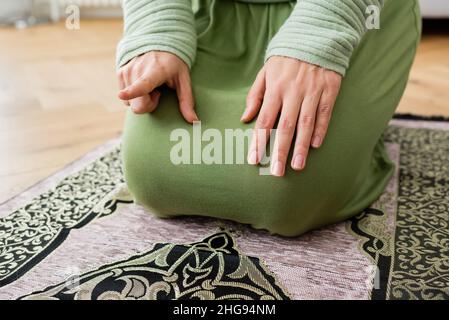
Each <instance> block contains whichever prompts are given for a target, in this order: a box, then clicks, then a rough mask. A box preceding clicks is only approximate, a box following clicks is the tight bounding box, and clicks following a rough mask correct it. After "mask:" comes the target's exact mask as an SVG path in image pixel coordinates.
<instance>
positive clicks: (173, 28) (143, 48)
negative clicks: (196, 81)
mask: <svg viewBox="0 0 449 320" xmlns="http://www.w3.org/2000/svg"><path fill="white" fill-rule="evenodd" d="M223 1H224V0H223ZM240 1H242V0H240ZM283 1H286V0H265V1H264V0H245V1H244V2H253V3H256V2H257V3H273V2H283ZM383 2H384V0H299V1H298V2H297V3H296V6H295V8H294V9H293V12H292V14H291V15H290V17H289V18H288V19H287V20H286V22H285V23H284V25H283V26H282V27H281V29H280V30H279V32H278V33H277V34H276V35H275V36H274V37H273V39H272V40H271V42H270V44H269V45H268V48H267V51H266V56H265V57H266V58H265V59H268V58H269V57H271V56H286V57H291V58H296V59H299V60H302V61H305V62H308V63H312V64H315V65H318V66H321V67H324V68H327V69H330V70H333V71H336V72H338V73H340V74H342V75H344V74H345V71H346V69H347V68H348V65H349V60H350V58H351V55H352V52H353V51H354V48H355V47H356V46H357V44H358V43H359V42H360V40H361V38H362V37H363V35H364V34H365V32H366V31H367V27H366V19H367V17H368V16H369V14H370V7H369V6H373V5H374V6H376V7H377V8H379V9H380V8H381V7H382V6H383ZM123 9H124V20H125V30H124V37H123V39H122V40H121V41H120V43H119V45H118V49H117V67H121V66H122V65H124V64H126V63H127V62H128V61H129V60H131V59H132V58H134V57H135V56H138V55H140V54H143V53H145V52H148V51H152V50H158V51H167V52H171V53H173V54H175V55H177V56H178V57H180V58H181V59H182V60H183V61H184V62H185V63H186V64H187V65H188V66H189V67H191V66H192V64H193V63H194V61H195V53H196V43H197V41H196V32H195V26H194V16H193V11H192V6H191V1H190V0H125V1H124V7H123Z"/></svg>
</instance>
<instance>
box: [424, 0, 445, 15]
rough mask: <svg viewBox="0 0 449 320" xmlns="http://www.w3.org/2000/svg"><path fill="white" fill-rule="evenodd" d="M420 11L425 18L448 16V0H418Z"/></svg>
mask: <svg viewBox="0 0 449 320" xmlns="http://www.w3.org/2000/svg"><path fill="white" fill-rule="evenodd" d="M420 2H421V12H422V15H423V17H425V18H449V1H448V0H420Z"/></svg>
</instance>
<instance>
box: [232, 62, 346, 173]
mask: <svg viewBox="0 0 449 320" xmlns="http://www.w3.org/2000/svg"><path fill="white" fill-rule="evenodd" d="M341 79H342V77H341V75H340V74H338V73H336V72H334V71H330V70H327V69H324V68H321V67H318V66H315V65H312V64H309V63H306V62H303V61H300V60H297V59H293V58H287V57H280V56H273V57H271V58H270V59H268V61H267V62H266V63H265V65H264V67H263V68H262V70H261V71H260V72H259V74H258V75H257V78H256V80H255V82H254V84H253V86H252V88H251V90H250V91H249V93H248V97H247V103H246V109H245V112H244V113H243V116H242V119H241V120H242V121H244V122H249V121H251V120H252V119H253V118H254V117H255V116H256V115H257V114H258V113H259V115H258V117H257V121H256V125H255V130H254V134H253V139H252V142H251V146H250V148H249V152H248V163H250V164H254V165H255V164H258V163H260V162H261V160H262V157H263V155H264V153H265V149H266V143H267V141H268V138H269V135H270V130H271V129H274V128H273V127H274V125H275V123H276V120H277V119H278V116H279V122H278V126H277V130H276V138H275V142H274V150H273V151H272V154H271V173H272V174H273V175H275V176H278V177H281V176H283V175H284V173H285V166H286V163H287V158H288V154H289V150H290V147H291V145H292V141H293V136H294V135H295V132H296V140H295V142H294V151H293V157H292V162H291V166H292V168H293V169H294V170H302V169H304V167H305V165H306V159H307V155H308V152H309V148H310V146H312V147H314V148H319V147H320V146H321V144H322V143H323V139H324V137H325V135H326V131H327V128H328V125H329V121H330V118H331V114H332V109H333V107H334V104H335V101H336V99H337V96H338V93H339V91H340V85H341ZM260 129H262V130H260Z"/></svg>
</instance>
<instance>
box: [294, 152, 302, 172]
mask: <svg viewBox="0 0 449 320" xmlns="http://www.w3.org/2000/svg"><path fill="white" fill-rule="evenodd" d="M303 168H304V157H303V156H302V155H300V154H298V155H297V156H296V157H295V160H294V161H293V169H296V170H301V169H303Z"/></svg>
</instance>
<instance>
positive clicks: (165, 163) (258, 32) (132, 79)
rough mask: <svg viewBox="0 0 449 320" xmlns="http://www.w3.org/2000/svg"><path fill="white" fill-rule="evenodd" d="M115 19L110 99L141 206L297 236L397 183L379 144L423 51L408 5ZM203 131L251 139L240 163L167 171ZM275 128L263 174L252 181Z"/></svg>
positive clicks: (319, 3)
mask: <svg viewBox="0 0 449 320" xmlns="http://www.w3.org/2000/svg"><path fill="white" fill-rule="evenodd" d="M124 12H125V34H124V38H123V39H122V41H121V42H120V44H119V47H118V55H117V56H118V61H117V65H118V70H119V72H118V78H119V82H120V89H121V91H120V92H119V98H120V99H122V100H123V101H124V102H125V104H127V105H128V106H130V110H129V112H128V114H127V118H126V124H125V131H124V137H123V158H124V167H125V178H126V181H127V184H128V186H129V189H130V191H131V193H132V194H133V196H134V197H135V200H136V202H138V203H140V204H142V205H144V206H146V207H148V208H150V209H151V211H152V212H153V213H154V214H156V215H157V216H159V217H172V216H178V215H204V216H211V217H216V218H222V219H230V220H234V221H238V222H241V223H247V224H251V225H252V226H253V227H255V228H262V229H267V230H269V231H270V232H271V233H276V234H280V235H285V236H296V235H299V234H302V233H304V232H306V231H308V230H311V229H313V228H317V227H320V226H323V225H326V224H330V223H334V222H337V221H341V220H344V219H347V218H349V217H351V216H353V215H355V214H357V213H360V212H361V211H362V210H363V209H364V208H366V207H367V206H369V205H370V204H371V203H373V202H374V201H375V200H376V199H377V198H378V197H379V195H380V194H381V193H382V191H383V189H384V187H385V185H386V184H387V182H388V180H389V178H390V176H391V174H392V172H393V164H392V163H391V161H390V160H389V159H388V156H387V154H386V152H385V148H384V145H383V142H382V132H383V131H384V130H385V128H386V126H387V124H388V121H389V120H390V119H391V117H392V115H393V113H394V110H395V108H396V107H397V105H398V103H399V100H400V99H401V96H402V94H403V91H404V88H405V86H406V83H407V78H408V73H409V70H410V67H411V65H412V62H413V58H414V56H415V52H416V47H417V45H418V41H419V37H420V17H419V8H418V4H417V0H385V1H382V0H333V1H329V0H300V1H298V2H297V3H296V2H289V1H283V0H266V1H264V0H242V1H231V0H198V1H193V3H191V2H190V1H188V0H125V5H124ZM379 14H380V17H379ZM377 19H379V21H377ZM178 106H179V110H178ZM156 108H157V110H156ZM178 111H180V112H178ZM150 113H151V114H150ZM331 116H332V117H331ZM183 118H184V119H183ZM199 119H200V121H201V128H202V130H207V129H217V130H218V131H219V132H221V133H223V135H225V134H224V132H225V130H226V129H242V130H246V129H248V128H253V127H254V128H255V129H258V130H254V133H253V137H252V139H251V144H250V145H248V146H246V149H245V153H246V154H247V159H248V163H245V164H243V165H238V164H234V165H229V164H218V163H214V164H209V165H208V164H204V163H200V164H198V163H197V164H188V163H181V164H175V163H173V161H171V159H170V154H171V151H172V149H173V141H170V137H171V133H172V132H173V131H174V130H176V129H185V130H188V131H189V132H192V130H193V129H192V126H191V123H193V122H195V121H197V120H199ZM184 120H185V121H184ZM270 129H276V135H275V137H272V142H274V148H273V152H272V153H271V154H270V171H271V175H260V174H259V168H258V166H257V165H259V164H260V163H261V161H262V159H263V155H264V153H265V151H266V146H267V144H268V143H267V138H268V137H269V133H270ZM189 147H190V146H189ZM232 148H234V147H231V149H232ZM233 151H236V149H235V148H234V149H233V150H230V149H229V148H228V147H223V152H225V153H226V152H233ZM306 164H307V165H306Z"/></svg>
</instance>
